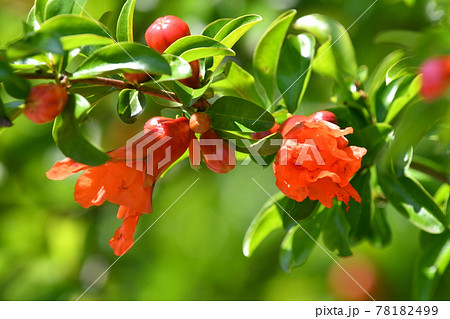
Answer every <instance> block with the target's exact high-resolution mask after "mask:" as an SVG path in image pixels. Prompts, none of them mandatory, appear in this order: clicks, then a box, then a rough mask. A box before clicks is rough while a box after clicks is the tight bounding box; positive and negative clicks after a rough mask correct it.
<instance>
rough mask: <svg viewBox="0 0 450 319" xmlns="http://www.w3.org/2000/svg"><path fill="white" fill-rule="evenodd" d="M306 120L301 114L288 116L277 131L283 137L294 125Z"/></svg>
mask: <svg viewBox="0 0 450 319" xmlns="http://www.w3.org/2000/svg"><path fill="white" fill-rule="evenodd" d="M306 120H308V118H307V117H306V116H303V115H294V116H292V117H290V118H288V119H287V120H286V121H284V123H283V124H281V127H280V128H279V132H280V133H281V135H283V137H284V136H285V135H286V134H287V133H289V131H290V130H291V129H292V128H293V127H294V126H296V125H299V124H300V123H302V122H305V121H306Z"/></svg>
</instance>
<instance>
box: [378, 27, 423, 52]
mask: <svg viewBox="0 0 450 319" xmlns="http://www.w3.org/2000/svg"><path fill="white" fill-rule="evenodd" d="M423 37H424V35H422V34H421V33H419V32H416V31H409V30H388V31H383V32H380V33H378V34H377V36H376V37H375V43H376V44H381V43H389V44H397V45H400V46H403V47H405V48H410V49H412V48H415V47H416V46H417V44H418V43H419V42H420V41H422V40H423Z"/></svg>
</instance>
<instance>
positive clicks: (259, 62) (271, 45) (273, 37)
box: [253, 10, 297, 105]
mask: <svg viewBox="0 0 450 319" xmlns="http://www.w3.org/2000/svg"><path fill="white" fill-rule="evenodd" d="M296 13H297V11H296V10H289V11H286V12H284V13H283V14H281V15H280V16H279V17H278V18H277V19H276V20H275V21H274V22H273V23H272V24H271V25H270V26H269V28H268V29H267V30H266V32H265V33H264V35H263V36H262V38H261V39H260V40H259V42H258V44H257V46H256V49H255V52H254V54H253V70H254V72H255V78H256V80H257V81H258V83H259V84H260V85H261V87H262V88H263V89H264V91H265V92H266V96H267V99H268V104H269V105H270V104H272V102H273V97H274V92H275V88H276V68H277V65H278V60H279V56H280V51H281V46H282V45H283V41H284V37H285V36H286V32H287V31H288V29H289V26H290V24H291V22H292V20H293V19H294V17H295V15H296Z"/></svg>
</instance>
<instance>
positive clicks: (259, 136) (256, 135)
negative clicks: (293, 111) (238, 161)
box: [252, 123, 280, 140]
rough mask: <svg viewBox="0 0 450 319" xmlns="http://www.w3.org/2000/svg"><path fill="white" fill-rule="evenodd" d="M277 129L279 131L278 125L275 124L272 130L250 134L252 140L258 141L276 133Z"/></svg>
mask: <svg viewBox="0 0 450 319" xmlns="http://www.w3.org/2000/svg"><path fill="white" fill-rule="evenodd" d="M279 129H280V124H278V123H275V124H274V125H273V126H272V128H271V129H270V130H268V131H264V132H256V133H252V139H254V140H260V139H262V138H264V137H266V136H269V135H272V134H273V133H275V132H277V131H278V130H279Z"/></svg>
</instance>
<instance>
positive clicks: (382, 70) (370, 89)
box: [365, 50, 405, 113]
mask: <svg viewBox="0 0 450 319" xmlns="http://www.w3.org/2000/svg"><path fill="white" fill-rule="evenodd" d="M404 55H405V52H404V51H403V50H397V51H394V52H392V53H390V54H389V55H388V56H386V57H385V58H384V59H383V60H382V61H381V62H380V63H379V64H378V65H377V67H376V68H375V70H374V72H373V73H372V74H371V76H370V77H369V79H368V80H367V83H366V85H365V89H366V91H367V95H368V96H369V97H370V99H371V105H372V110H373V113H375V107H374V105H375V102H374V99H375V92H376V91H377V90H378V89H379V88H380V87H381V85H382V84H383V83H384V82H385V80H386V73H387V72H388V71H389V69H390V68H391V67H392V66H393V65H394V64H396V63H397V62H398V61H400V59H401V58H403V56H404Z"/></svg>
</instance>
